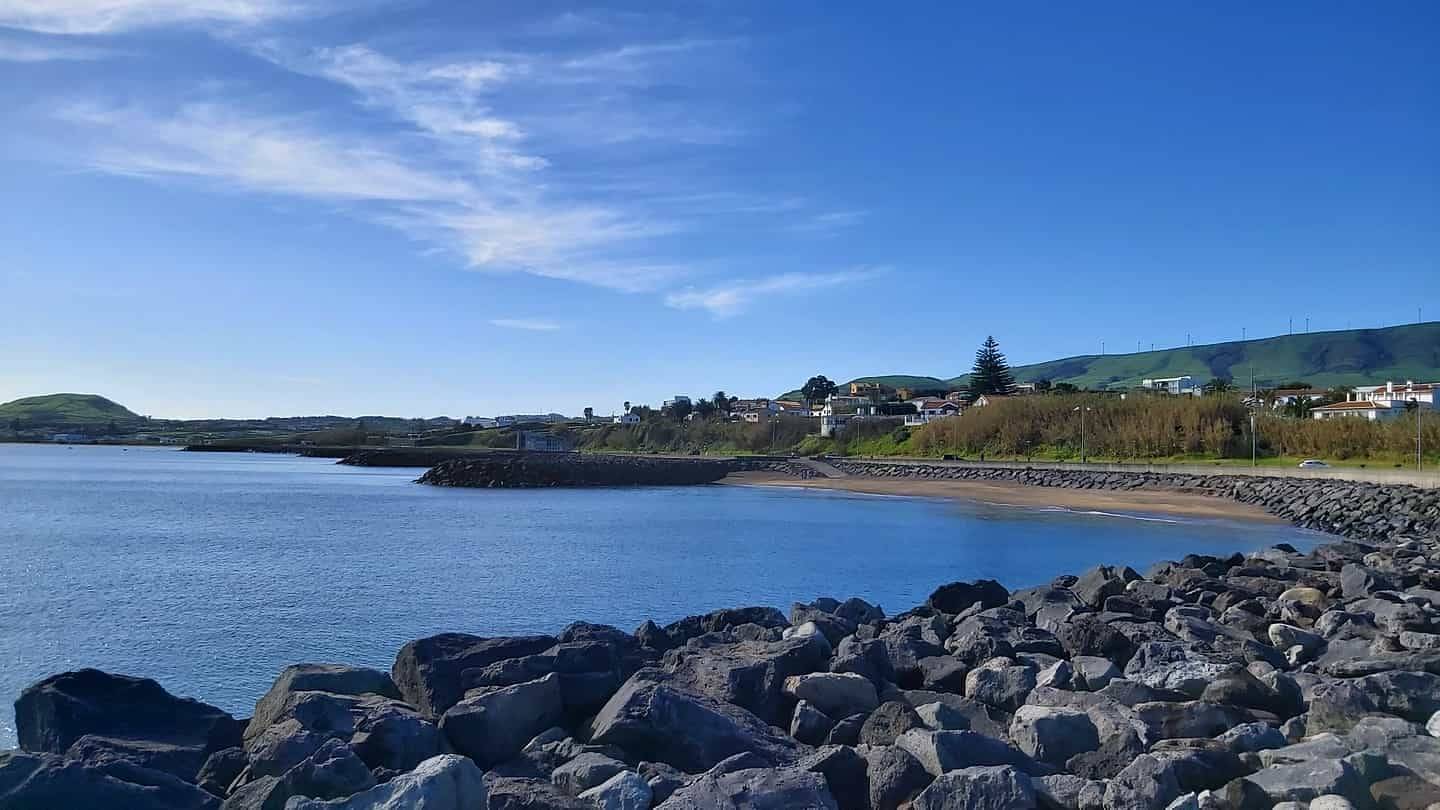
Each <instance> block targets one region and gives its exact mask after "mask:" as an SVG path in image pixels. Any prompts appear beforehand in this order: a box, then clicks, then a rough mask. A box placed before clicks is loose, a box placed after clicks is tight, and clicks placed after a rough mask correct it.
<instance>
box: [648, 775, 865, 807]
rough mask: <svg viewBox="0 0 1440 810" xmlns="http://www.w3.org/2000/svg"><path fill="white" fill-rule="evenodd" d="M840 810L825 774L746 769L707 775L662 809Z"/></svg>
mask: <svg viewBox="0 0 1440 810" xmlns="http://www.w3.org/2000/svg"><path fill="white" fill-rule="evenodd" d="M718 808H734V810H838V806H837V805H836V803H835V798H834V797H833V796H831V795H830V788H829V786H828V785H827V784H826V782H825V777H824V776H823V775H821V774H818V773H814V772H812V771H807V770H805V769H803V768H798V767H789V768H746V769H742V770H736V771H729V772H720V770H719V769H716V770H715V771H710V772H707V773H705V774H704V775H703V776H701V777H700V778H699V779H696V780H695V781H694V782H691V783H690V784H688V785H686V786H685V787H682V788H680V789H679V790H677V791H675V792H674V793H673V794H672V795H671V796H670V798H668V799H666V800H665V801H664V802H663V803H662V804H660V805H659V810H717V809H718Z"/></svg>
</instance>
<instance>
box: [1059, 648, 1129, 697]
mask: <svg viewBox="0 0 1440 810" xmlns="http://www.w3.org/2000/svg"><path fill="white" fill-rule="evenodd" d="M1070 665H1071V666H1072V667H1074V668H1075V679H1074V682H1075V688H1076V689H1084V690H1086V691H1089V692H1098V691H1100V690H1101V689H1104V688H1105V687H1106V686H1107V685H1109V683H1110V682H1111V681H1113V680H1115V679H1116V678H1120V677H1123V673H1122V672H1121V671H1120V668H1119V667H1117V666H1115V663H1114V662H1113V661H1111V660H1110V659H1109V658H1101V657H1099V656H1096V655H1077V656H1075V657H1074V658H1071V659H1070Z"/></svg>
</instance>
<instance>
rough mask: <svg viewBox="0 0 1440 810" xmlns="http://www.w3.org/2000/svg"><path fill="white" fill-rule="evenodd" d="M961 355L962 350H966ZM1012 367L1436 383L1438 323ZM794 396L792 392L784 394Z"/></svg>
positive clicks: (1047, 371) (1103, 381) (1126, 383)
mask: <svg viewBox="0 0 1440 810" xmlns="http://www.w3.org/2000/svg"><path fill="white" fill-rule="evenodd" d="M1002 348H1003V343H1002ZM963 354H964V355H966V356H968V354H969V352H968V351H967V352H963ZM1012 371H1013V372H1014V374H1015V379H1016V380H1018V381H1020V382H1034V381H1035V380H1040V379H1045V380H1049V381H1050V382H1052V383H1058V382H1068V383H1072V384H1074V385H1078V386H1080V387H1082V388H1129V387H1132V386H1135V385H1139V384H1140V381H1141V380H1143V379H1145V378H1147V377H1152V378H1153V377H1179V376H1183V375H1186V374H1188V375H1190V376H1192V377H1194V378H1196V379H1197V380H1199V381H1201V382H1204V381H1206V380H1210V379H1213V378H1215V377H1230V378H1232V379H1234V380H1235V381H1236V382H1237V383H1239V384H1242V385H1248V384H1249V382H1250V377H1251V374H1254V377H1255V382H1256V384H1257V385H1266V386H1273V385H1279V384H1281V383H1286V382H1291V381H1301V380H1303V381H1305V382H1308V383H1310V384H1312V385H1315V386H1319V387H1330V386H1335V385H1365V384H1375V383H1381V382H1384V381H1386V380H1396V381H1400V380H1415V381H1421V380H1424V381H1426V382H1435V381H1440V322H1431V323H1421V324H1412V325H1409V326H1390V327H1386V328H1384V329H1348V330H1344V331H1337V332H1311V333H1309V334H1301V335H1280V336H1278V337H1270V338H1260V339H1256V340H1249V341H1232V342H1230V343H1210V344H1207V345H1204V346H1184V347H1178V348H1174V349H1160V350H1157V351H1153V352H1132V353H1128V354H1104V355H1099V354H1087V355H1081V356H1078V357H1066V358H1064V359H1062V360H1050V361H1047V362H1044V363H1034V364H1031V365H1025V366H1015V367H1014V368H1013V369H1012ZM969 376H970V375H968V374H962V375H960V376H958V377H950V378H945V379H937V378H934V377H912V376H904V375H896V376H893V377H884V376H881V377H860V378H858V379H859V380H862V381H868V380H878V381H880V382H883V383H885V384H886V385H892V386H893V385H897V384H898V385H911V387H925V385H924V384H920V383H918V382H917V383H904V382H902V383H889V382H886V381H887V380H892V379H894V380H913V381H930V383H932V384H933V385H934V386H936V387H942V388H958V387H960V386H963V385H965V384H966V382H968V380H969ZM798 394H799V392H798V391H792V392H787V394H786V396H789V395H796V396H798Z"/></svg>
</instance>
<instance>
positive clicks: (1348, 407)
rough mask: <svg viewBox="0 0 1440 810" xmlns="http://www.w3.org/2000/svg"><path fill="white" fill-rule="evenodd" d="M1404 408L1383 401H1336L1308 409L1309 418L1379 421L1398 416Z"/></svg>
mask: <svg viewBox="0 0 1440 810" xmlns="http://www.w3.org/2000/svg"><path fill="white" fill-rule="evenodd" d="M1404 412H1405V409H1404V408H1403V407H1401V408H1392V407H1390V405H1389V403H1385V402H1363V401H1362V402H1356V401H1354V400H1351V401H1348V402H1336V403H1335V404H1333V405H1321V406H1319V407H1317V408H1311V409H1310V418H1311V419H1338V418H1355V417H1359V418H1361V419H1369V420H1370V421H1372V422H1380V421H1384V420H1386V419H1391V418H1393V417H1396V416H1399V415H1400V414H1402V413H1404Z"/></svg>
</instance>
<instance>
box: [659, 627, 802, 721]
mask: <svg viewBox="0 0 1440 810" xmlns="http://www.w3.org/2000/svg"><path fill="white" fill-rule="evenodd" d="M829 657H830V645H829V642H827V641H826V640H825V637H824V636H822V635H818V634H817V635H806V636H792V637H791V638H788V639H781V640H779V641H741V642H738V643H726V642H724V641H719V640H716V639H715V637H714V636H711V635H706V636H701V637H699V638H695V639H691V640H690V641H689V642H687V643H686V645H685V646H684V647H681V648H676V649H673V650H671V651H669V652H668V653H666V654H665V668H666V669H667V670H669V671H670V672H671V673H672V674H673V675H674V681H675V683H677V684H681V685H683V686H684V687H685V688H686V689H688V690H689V691H692V692H696V693H698V694H702V695H709V696H710V697H713V698H715V699H716V700H723V701H725V702H727V703H734V704H735V705H736V706H740V707H742V708H745V709H748V710H750V711H751V712H753V713H754V714H756V715H757V716H759V717H760V718H761V719H762V720H764V721H765V722H767V723H774V724H778V723H782V722H784V719H785V716H786V713H787V709H788V706H787V702H788V701H787V700H786V699H785V695H784V692H783V689H784V686H785V682H786V679H787V678H790V677H792V676H795V675H804V674H807V673H812V672H815V671H817V670H824V669H825V668H826V667H827V666H828V664H829ZM822 710H823V709H822ZM827 713H828V712H827Z"/></svg>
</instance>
